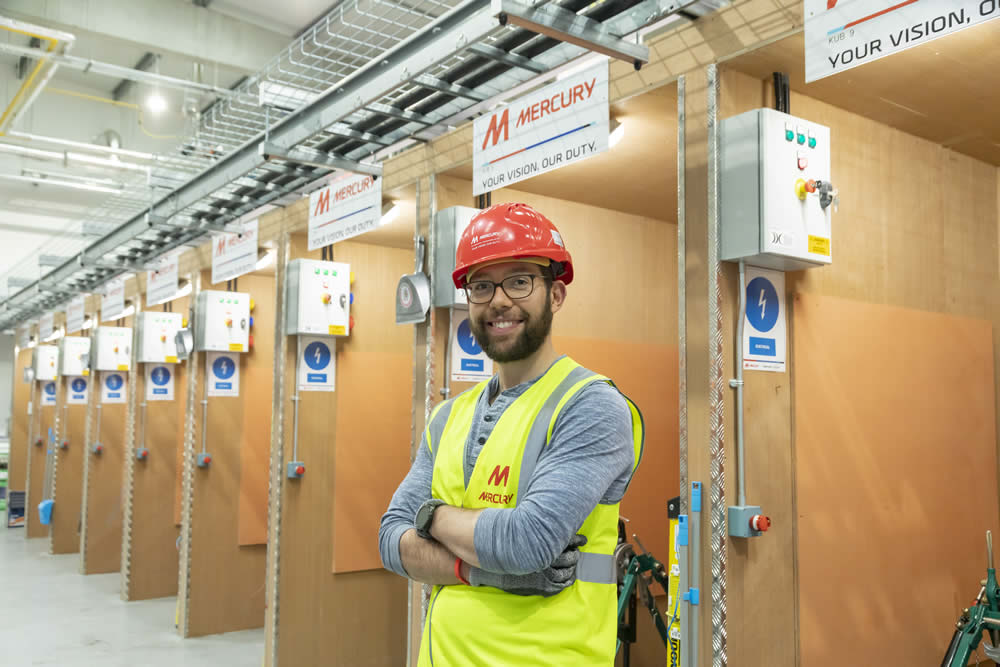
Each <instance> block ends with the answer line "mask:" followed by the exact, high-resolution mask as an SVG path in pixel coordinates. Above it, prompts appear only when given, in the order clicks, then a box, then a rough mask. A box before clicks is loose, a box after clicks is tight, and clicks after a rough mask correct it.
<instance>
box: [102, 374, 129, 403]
mask: <svg viewBox="0 0 1000 667" xmlns="http://www.w3.org/2000/svg"><path fill="white" fill-rule="evenodd" d="M103 380H104V381H103V382H101V403H124V402H125V376H123V375H122V374H121V373H105V374H104V377H103Z"/></svg>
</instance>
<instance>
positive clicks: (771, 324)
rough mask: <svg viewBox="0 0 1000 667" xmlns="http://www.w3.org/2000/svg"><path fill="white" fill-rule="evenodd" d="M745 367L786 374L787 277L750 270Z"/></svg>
mask: <svg viewBox="0 0 1000 667" xmlns="http://www.w3.org/2000/svg"><path fill="white" fill-rule="evenodd" d="M747 280H748V282H747V288H746V294H745V297H746V318H745V319H744V322H743V368H744V369H746V370H758V371H772V372H778V373H783V372H784V371H785V349H786V340H785V336H786V328H785V274H784V273H782V272H781V271H769V270H767V269H759V268H757V267H754V266H748V267H747Z"/></svg>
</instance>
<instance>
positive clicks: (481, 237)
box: [472, 232, 500, 245]
mask: <svg viewBox="0 0 1000 667" xmlns="http://www.w3.org/2000/svg"><path fill="white" fill-rule="evenodd" d="M498 236H500V232H486V233H485V234H474V235H473V236H472V245H476V244H478V243H485V242H487V241H489V240H490V239H493V238H496V237H498Z"/></svg>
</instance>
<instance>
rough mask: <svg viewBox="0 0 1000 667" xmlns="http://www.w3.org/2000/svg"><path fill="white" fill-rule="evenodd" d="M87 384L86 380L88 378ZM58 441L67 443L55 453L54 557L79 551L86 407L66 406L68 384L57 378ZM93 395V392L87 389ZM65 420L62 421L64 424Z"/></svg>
mask: <svg viewBox="0 0 1000 667" xmlns="http://www.w3.org/2000/svg"><path fill="white" fill-rule="evenodd" d="M88 380H89V378H88ZM59 382H60V383H62V384H63V387H61V388H60V391H59V397H60V403H59V405H58V406H57V409H58V410H59V414H60V427H59V440H60V441H68V442H69V445H68V446H67V448H66V449H56V458H57V463H56V484H55V494H54V497H53V500H54V501H55V504H54V505H53V507H52V526H51V530H50V533H49V537H50V545H51V551H52V553H54V554H73V553H78V552H79V551H80V521H81V517H80V511H81V509H82V507H83V461H84V457H85V456H86V455H87V452H86V434H85V433H84V429H85V428H86V421H87V406H86V405H65V401H66V395H67V393H68V392H69V389H68V387H67V386H66V385H67V384H68V381H67V379H66V378H60V380H59ZM90 391H93V388H92V387H91V388H90ZM63 416H65V421H63V419H62V418H63Z"/></svg>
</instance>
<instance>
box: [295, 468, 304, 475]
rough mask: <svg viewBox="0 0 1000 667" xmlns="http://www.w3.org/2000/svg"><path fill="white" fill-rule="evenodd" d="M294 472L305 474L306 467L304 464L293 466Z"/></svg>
mask: <svg viewBox="0 0 1000 667" xmlns="http://www.w3.org/2000/svg"><path fill="white" fill-rule="evenodd" d="M295 474H296V475H304V474H306V467H305V466H295Z"/></svg>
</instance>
